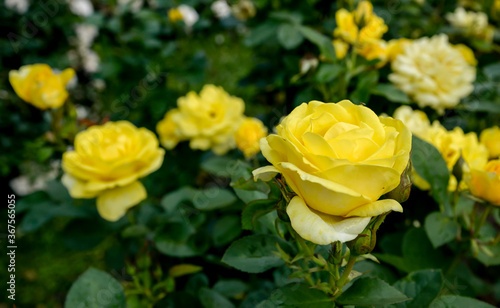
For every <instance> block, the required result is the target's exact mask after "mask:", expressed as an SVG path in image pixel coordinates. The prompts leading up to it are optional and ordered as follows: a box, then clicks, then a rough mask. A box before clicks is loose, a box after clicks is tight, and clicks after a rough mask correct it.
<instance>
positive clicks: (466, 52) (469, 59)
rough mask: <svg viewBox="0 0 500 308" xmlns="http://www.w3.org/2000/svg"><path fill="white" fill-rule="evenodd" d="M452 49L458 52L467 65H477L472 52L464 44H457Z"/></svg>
mask: <svg viewBox="0 0 500 308" xmlns="http://www.w3.org/2000/svg"><path fill="white" fill-rule="evenodd" d="M453 47H454V48H455V49H456V50H458V51H460V53H461V54H462V56H463V57H464V59H465V61H467V63H469V64H470V65H472V66H476V65H477V60H476V56H475V55H474V52H473V51H472V49H470V48H469V47H467V46H466V45H464V44H457V45H455V46H453Z"/></svg>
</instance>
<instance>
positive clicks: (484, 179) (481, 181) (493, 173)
mask: <svg viewBox="0 0 500 308" xmlns="http://www.w3.org/2000/svg"><path fill="white" fill-rule="evenodd" d="M467 182H468V186H469V188H470V192H471V194H472V195H474V196H476V197H479V198H481V199H483V200H486V201H488V202H491V203H493V204H495V205H500V160H492V161H490V162H488V164H486V166H485V167H484V168H481V169H472V170H471V172H470V176H469V177H467Z"/></svg>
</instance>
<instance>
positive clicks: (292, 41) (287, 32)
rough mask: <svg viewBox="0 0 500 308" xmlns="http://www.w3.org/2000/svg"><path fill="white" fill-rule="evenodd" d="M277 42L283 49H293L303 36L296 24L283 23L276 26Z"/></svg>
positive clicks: (301, 40) (302, 39)
mask: <svg viewBox="0 0 500 308" xmlns="http://www.w3.org/2000/svg"><path fill="white" fill-rule="evenodd" d="M277 35H278V42H280V44H281V46H283V47H284V48H285V49H294V48H296V47H297V46H299V45H300V44H301V43H302V42H303V41H304V36H303V35H302V33H300V30H299V28H298V27H297V26H295V25H292V24H288V23H284V24H281V25H280V26H279V27H278V33H277Z"/></svg>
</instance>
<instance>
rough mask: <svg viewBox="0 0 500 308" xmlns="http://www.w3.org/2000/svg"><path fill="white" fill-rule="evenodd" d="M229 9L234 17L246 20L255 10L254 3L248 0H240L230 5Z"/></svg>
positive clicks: (252, 15) (253, 14)
mask: <svg viewBox="0 0 500 308" xmlns="http://www.w3.org/2000/svg"><path fill="white" fill-rule="evenodd" d="M231 11H232V13H233V15H234V17H236V19H239V20H242V21H246V20H248V19H250V18H252V17H254V16H255V14H256V13H257V11H256V10H255V5H254V4H253V2H252V1H250V0H240V1H238V3H236V4H234V5H232V6H231Z"/></svg>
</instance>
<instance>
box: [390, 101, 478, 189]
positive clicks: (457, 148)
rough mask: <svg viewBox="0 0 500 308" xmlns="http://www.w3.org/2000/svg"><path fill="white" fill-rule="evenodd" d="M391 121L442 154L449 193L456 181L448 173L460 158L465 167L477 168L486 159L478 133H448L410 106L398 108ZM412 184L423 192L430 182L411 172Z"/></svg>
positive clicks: (455, 185)
mask: <svg viewBox="0 0 500 308" xmlns="http://www.w3.org/2000/svg"><path fill="white" fill-rule="evenodd" d="M394 118H395V119H398V120H401V121H402V122H403V123H404V124H405V125H406V126H407V127H408V128H409V129H410V131H411V132H412V134H414V135H415V136H417V137H419V138H420V139H422V140H424V141H427V142H429V143H430V144H432V145H433V146H434V147H436V149H437V150H438V151H439V153H441V155H442V156H443V159H444V161H445V162H446V165H447V167H448V169H449V170H450V182H449V184H448V190H449V191H454V190H455V189H456V187H457V179H456V178H455V176H453V175H452V174H451V171H452V170H453V167H454V166H455V164H456V163H457V161H458V159H459V158H460V156H462V158H463V159H464V161H465V162H466V163H467V165H468V167H467V168H466V170H464V173H467V172H468V168H480V167H481V166H484V164H486V162H487V160H488V151H487V149H486V147H485V146H483V145H482V144H480V143H479V140H478V137H477V134H476V133H474V132H470V133H467V134H465V133H464V131H463V130H462V129H461V128H460V127H455V128H454V129H453V130H451V131H448V130H447V129H446V128H444V127H443V126H442V125H441V123H439V122H438V121H434V122H433V123H432V125H431V124H430V121H429V118H428V117H427V115H426V114H425V113H424V112H422V111H420V110H413V109H412V108H411V107H409V106H401V107H398V108H397V109H396V110H395V112H394ZM412 176H413V179H414V181H413V184H415V185H416V186H417V187H418V188H420V189H422V190H428V189H430V186H429V183H427V182H426V181H425V180H424V179H422V178H420V177H419V176H418V175H417V174H416V173H415V172H413V173H412ZM460 184H461V186H460V188H461V189H465V188H466V185H465V182H461V183H460Z"/></svg>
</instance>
